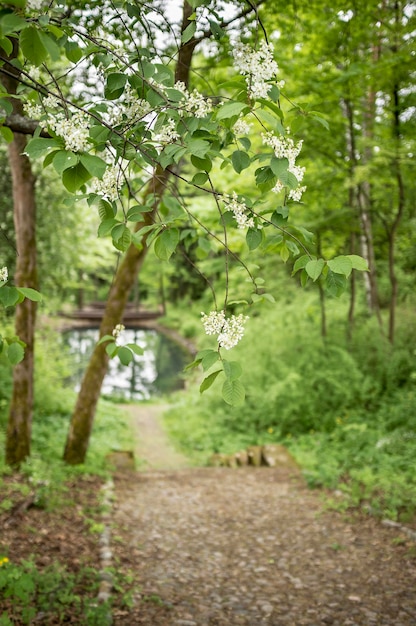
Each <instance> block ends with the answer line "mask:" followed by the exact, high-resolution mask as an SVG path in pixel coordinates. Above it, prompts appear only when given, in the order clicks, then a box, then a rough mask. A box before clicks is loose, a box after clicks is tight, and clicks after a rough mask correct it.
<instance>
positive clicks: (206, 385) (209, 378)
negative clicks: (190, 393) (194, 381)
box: [199, 370, 222, 393]
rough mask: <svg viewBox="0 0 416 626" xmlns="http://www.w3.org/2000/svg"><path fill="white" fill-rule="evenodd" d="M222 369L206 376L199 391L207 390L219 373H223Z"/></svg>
mask: <svg viewBox="0 0 416 626" xmlns="http://www.w3.org/2000/svg"><path fill="white" fill-rule="evenodd" d="M221 372H222V370H216V371H215V372H212V374H208V376H207V377H206V378H204V380H203V381H202V383H201V385H200V387H199V391H200V393H204V391H206V390H207V389H209V388H210V387H211V385H213V384H214V382H215V380H216V378H217V376H218V374H221Z"/></svg>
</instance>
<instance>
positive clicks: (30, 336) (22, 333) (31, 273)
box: [1, 42, 37, 467]
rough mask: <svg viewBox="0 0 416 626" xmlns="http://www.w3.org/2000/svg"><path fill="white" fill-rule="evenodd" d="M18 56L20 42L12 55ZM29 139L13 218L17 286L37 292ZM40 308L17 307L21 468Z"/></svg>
mask: <svg viewBox="0 0 416 626" xmlns="http://www.w3.org/2000/svg"><path fill="white" fill-rule="evenodd" d="M17 53H18V48H17V44H16V42H15V43H14V49H13V52H12V54H11V58H15V57H16V56H17ZM9 67H10V68H11V71H10V73H9V75H8V76H6V75H4V74H3V75H2V76H1V82H2V83H3V85H4V87H5V88H6V90H7V91H8V93H16V89H17V85H18V79H19V70H18V69H17V68H14V67H13V66H12V65H10V66H9ZM12 103H13V113H14V114H16V115H19V116H22V115H23V110H22V107H21V104H20V101H19V100H17V99H12ZM25 147H26V135H25V134H21V133H15V134H14V139H13V141H12V142H11V143H10V144H9V146H8V155H9V161H10V170H11V174H12V184H13V215H14V226H15V233H16V250H17V261H16V272H15V284H16V286H18V287H32V288H33V289H36V288H37V271H36V202H35V177H34V175H33V173H32V169H31V165H30V161H29V159H28V158H27V157H26V156H25V155H24V151H25ZM36 311H37V304H36V302H32V301H31V300H28V299H25V300H24V301H23V302H21V303H20V304H18V305H17V306H16V314H15V331H16V335H17V336H18V337H19V338H20V339H21V340H22V341H23V342H24V343H25V344H26V347H25V356H24V359H23V361H21V362H20V363H18V364H17V365H16V366H15V367H14V370H13V393H12V399H11V404H10V412H9V421H8V426H7V435H6V463H8V464H9V465H11V466H14V467H18V466H19V465H20V464H21V463H22V461H24V460H25V459H26V457H28V456H29V455H30V443H31V431H32V413H33V394H34V390H33V388H34V344H35V323H36Z"/></svg>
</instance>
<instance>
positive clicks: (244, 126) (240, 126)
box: [233, 118, 252, 135]
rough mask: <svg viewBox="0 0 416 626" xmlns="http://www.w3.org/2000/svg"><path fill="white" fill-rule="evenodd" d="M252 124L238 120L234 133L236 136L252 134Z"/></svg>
mask: <svg viewBox="0 0 416 626" xmlns="http://www.w3.org/2000/svg"><path fill="white" fill-rule="evenodd" d="M251 126H252V124H249V123H248V122H246V121H245V120H243V119H242V118H240V119H238V120H237V121H236V123H235V124H234V126H233V132H234V134H235V135H248V134H249V133H250V129H251Z"/></svg>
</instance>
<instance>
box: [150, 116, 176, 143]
mask: <svg viewBox="0 0 416 626" xmlns="http://www.w3.org/2000/svg"><path fill="white" fill-rule="evenodd" d="M153 139H154V140H155V141H156V142H157V143H162V144H166V143H173V142H175V141H176V140H177V139H179V133H177V132H176V127H175V121H174V120H168V122H167V123H166V124H164V125H163V126H162V128H161V129H160V130H159V132H158V133H157V134H156V135H155V136H154V138H153Z"/></svg>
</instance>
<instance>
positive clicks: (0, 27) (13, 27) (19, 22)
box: [0, 2, 27, 42]
mask: <svg viewBox="0 0 416 626" xmlns="http://www.w3.org/2000/svg"><path fill="white" fill-rule="evenodd" d="M8 4H10V2H9V3H8ZM23 28H27V22H26V20H24V19H23V18H22V17H20V16H19V15H17V13H4V14H3V15H2V16H1V18H0V33H1V34H2V35H3V36H4V35H9V34H11V33H18V32H19V30H22V29H23ZM8 41H9V42H10V40H8Z"/></svg>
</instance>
